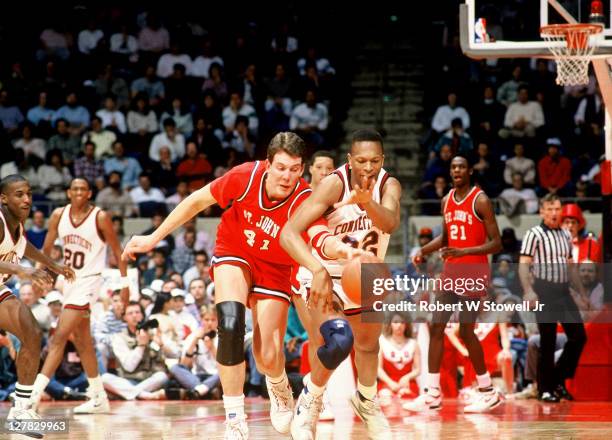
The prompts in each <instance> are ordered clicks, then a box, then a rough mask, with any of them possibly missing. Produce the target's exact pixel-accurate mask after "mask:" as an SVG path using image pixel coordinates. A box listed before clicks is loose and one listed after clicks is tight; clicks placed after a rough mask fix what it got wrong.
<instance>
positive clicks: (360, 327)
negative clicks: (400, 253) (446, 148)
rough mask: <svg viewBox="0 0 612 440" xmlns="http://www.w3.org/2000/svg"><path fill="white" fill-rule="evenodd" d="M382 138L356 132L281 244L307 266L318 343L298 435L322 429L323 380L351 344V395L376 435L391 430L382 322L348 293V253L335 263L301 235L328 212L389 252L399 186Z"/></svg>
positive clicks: (338, 232) (371, 247)
mask: <svg viewBox="0 0 612 440" xmlns="http://www.w3.org/2000/svg"><path fill="white" fill-rule="evenodd" d="M382 144H383V142H382V138H381V137H380V135H379V134H378V133H376V132H375V131H372V130H358V131H357V132H355V133H354V134H353V139H352V142H351V151H350V153H349V154H348V161H347V162H348V163H347V164H346V165H345V166H343V167H341V168H339V169H338V170H336V171H335V172H334V173H333V174H332V175H330V176H328V177H326V178H325V179H323V181H322V182H321V183H320V184H319V186H318V187H317V188H316V189H315V190H313V193H312V195H311V196H310V197H309V198H308V199H307V200H306V201H305V202H304V203H303V204H302V205H301V206H300V207H299V208H298V209H297V210H296V212H295V214H294V215H293V216H292V217H291V219H290V220H289V222H287V224H286V225H285V227H284V229H283V231H282V232H281V245H282V246H283V248H284V249H285V250H286V251H287V253H288V254H289V255H290V256H291V257H292V258H293V259H294V260H295V261H296V262H297V263H299V264H300V265H301V266H304V269H302V270H301V276H300V278H301V279H302V280H303V281H304V283H305V284H306V287H307V289H306V291H307V292H306V293H307V301H308V302H309V305H310V306H311V310H310V312H311V318H312V319H311V323H310V325H309V327H310V329H309V337H310V340H311V348H310V349H312V350H316V351H317V356H316V359H315V362H313V363H312V372H311V376H310V379H309V381H307V383H306V385H305V387H304V391H303V392H302V393H301V394H300V396H299V398H298V401H297V403H296V407H295V408H296V410H295V412H294V416H293V421H292V422H291V435H292V436H293V438H294V439H312V438H315V437H316V423H317V419H318V409H319V408H320V407H321V396H322V394H323V391H324V389H325V385H326V383H327V381H328V379H329V377H330V375H331V373H332V371H333V370H334V369H335V368H337V367H338V365H339V364H340V363H341V362H342V360H344V359H345V358H346V357H347V356H348V355H349V354H350V353H351V349H352V348H353V347H354V349H355V364H356V366H357V393H356V394H355V395H354V396H353V397H352V398H351V402H350V403H351V405H352V407H353V409H354V410H355V412H356V414H357V415H358V416H359V417H360V418H361V419H362V420H363V421H364V422H365V424H366V427H367V431H368V437H369V438H370V439H375V440H382V439H385V440H386V439H390V438H391V431H390V428H389V423H388V422H387V420H386V418H385V416H384V414H383V413H382V411H381V409H380V405H379V404H378V403H377V401H376V399H375V397H376V392H377V386H376V377H377V372H378V352H379V336H380V334H381V330H382V325H381V324H380V323H366V322H362V319H361V316H359V315H360V314H361V312H362V308H361V304H355V303H353V302H352V301H350V300H349V299H348V297H346V295H344V292H343V291H342V288H341V286H340V283H339V282H338V281H339V279H340V276H341V273H342V261H340V262H339V263H338V264H337V263H335V262H330V261H326V260H327V259H326V257H325V255H323V254H318V255H316V256H314V255H313V253H312V252H311V251H310V249H309V248H308V246H307V245H306V243H305V242H304V241H303V240H300V234H301V233H302V232H303V231H304V230H305V229H306V228H307V227H308V225H310V224H312V222H314V221H316V220H317V219H319V218H320V217H321V216H324V217H325V218H326V219H327V221H328V229H329V230H330V231H331V234H330V235H334V236H335V237H341V238H342V240H343V241H345V242H346V243H349V244H351V245H352V246H354V247H355V248H359V249H361V250H365V251H370V252H372V253H374V254H376V255H378V256H380V257H383V256H384V254H385V252H386V250H387V245H388V242H389V234H390V233H391V232H393V231H394V230H395V229H397V227H398V226H399V223H400V221H399V200H400V198H401V186H400V184H399V182H398V181H397V179H394V178H392V177H389V175H388V174H387V172H386V171H384V170H383V168H382V166H383V161H384V153H383V145H382ZM328 236H329V235H328ZM315 239H316V240H318V241H316V240H315ZM324 241H325V236H320V237H315V238H314V239H313V243H314V244H315V246H314V247H315V249H318V248H323V245H324ZM308 287H309V288H308ZM321 301H322V302H323V305H324V307H322V308H321V307H318V306H319V304H320V302H321ZM334 303H335V304H337V305H338V306H339V307H335V309H337V310H340V311H341V312H343V316H337V315H336V316H334V317H333V318H332V317H330V314H329V313H328V311H329V310H330V309H334ZM339 303H340V304H339ZM332 316H333V315H332ZM344 318H346V319H344ZM319 325H320V326H319ZM317 326H319V327H318V329H317Z"/></svg>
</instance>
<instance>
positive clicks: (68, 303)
mask: <svg viewBox="0 0 612 440" xmlns="http://www.w3.org/2000/svg"><path fill="white" fill-rule="evenodd" d="M101 288H102V277H101V276H100V275H90V276H86V277H83V278H77V279H76V280H75V281H73V282H72V283H69V282H68V281H66V280H64V289H63V290H64V308H66V309H76V310H89V309H90V306H91V305H93V304H94V303H95V302H96V301H97V299H98V293H99V292H100V289H101Z"/></svg>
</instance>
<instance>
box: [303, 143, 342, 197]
mask: <svg viewBox="0 0 612 440" xmlns="http://www.w3.org/2000/svg"><path fill="white" fill-rule="evenodd" d="M334 160H335V156H334V154H333V153H332V152H331V151H326V150H319V151H317V152H316V153H315V154H313V155H312V162H311V164H310V166H309V167H308V173H309V174H310V187H311V188H312V189H313V190H314V189H315V188H316V187H317V186H319V184H320V183H321V181H322V180H323V179H324V178H325V177H327V176H328V175H329V174H331V173H332V172H333V171H334V169H335V168H336V167H335V165H334Z"/></svg>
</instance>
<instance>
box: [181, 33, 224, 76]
mask: <svg viewBox="0 0 612 440" xmlns="http://www.w3.org/2000/svg"><path fill="white" fill-rule="evenodd" d="M213 63H217V64H219V65H220V66H221V67H223V59H222V58H221V57H219V56H218V55H215V53H214V51H213V45H212V42H211V41H210V40H208V39H206V40H204V42H203V43H202V55H199V56H198V57H197V58H196V59H195V60H193V64H192V65H191V71H190V72H189V74H190V75H191V76H195V77H197V78H205V79H208V77H209V74H210V66H211V65H212V64H213Z"/></svg>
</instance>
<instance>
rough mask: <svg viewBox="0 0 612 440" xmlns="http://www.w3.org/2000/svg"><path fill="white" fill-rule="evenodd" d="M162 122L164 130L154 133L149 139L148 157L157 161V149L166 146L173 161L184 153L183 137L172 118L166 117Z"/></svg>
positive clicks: (158, 157)
mask: <svg viewBox="0 0 612 440" xmlns="http://www.w3.org/2000/svg"><path fill="white" fill-rule="evenodd" d="M163 124H164V131H163V132H162V133H159V134H157V135H155V136H154V137H153V140H152V141H151V146H150V147H149V159H151V160H153V161H157V162H159V159H160V156H159V150H160V149H161V148H162V147H167V148H168V149H169V150H170V158H171V160H172V162H174V161H176V160H178V159H180V158H181V157H183V156H184V155H185V137H184V136H183V135H182V134H180V133H177V130H176V123H175V122H174V119H172V118H166V119H164V121H163Z"/></svg>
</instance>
